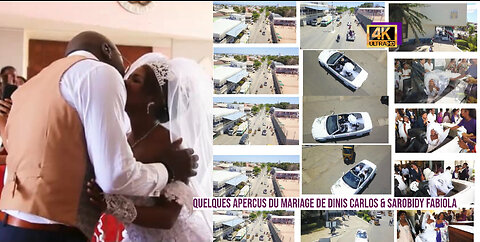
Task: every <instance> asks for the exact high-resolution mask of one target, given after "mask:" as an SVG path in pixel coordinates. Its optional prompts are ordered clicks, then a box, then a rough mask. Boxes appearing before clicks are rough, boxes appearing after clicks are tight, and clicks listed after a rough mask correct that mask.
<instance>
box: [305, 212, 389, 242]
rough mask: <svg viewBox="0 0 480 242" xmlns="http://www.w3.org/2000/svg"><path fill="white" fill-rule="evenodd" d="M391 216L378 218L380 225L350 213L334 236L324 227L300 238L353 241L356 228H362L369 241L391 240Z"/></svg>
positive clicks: (335, 241)
mask: <svg viewBox="0 0 480 242" xmlns="http://www.w3.org/2000/svg"><path fill="white" fill-rule="evenodd" d="M386 213H387V212H386ZM391 218H392V217H390V216H388V215H383V216H382V218H381V219H380V225H373V224H370V223H368V222H367V221H365V220H363V219H361V218H359V217H357V216H354V215H350V218H347V216H345V219H346V221H344V222H343V223H342V225H340V228H337V230H336V232H335V236H332V235H331V234H330V229H328V228H324V229H322V230H320V231H316V232H313V233H310V234H305V235H302V237H301V238H302V242H317V241H323V239H330V240H325V241H331V242H352V241H355V235H356V233H357V230H358V229H364V230H366V231H367V235H368V241H370V242H383V241H393V238H394V237H393V236H394V235H393V233H394V226H390V225H389V222H390V219H391Z"/></svg>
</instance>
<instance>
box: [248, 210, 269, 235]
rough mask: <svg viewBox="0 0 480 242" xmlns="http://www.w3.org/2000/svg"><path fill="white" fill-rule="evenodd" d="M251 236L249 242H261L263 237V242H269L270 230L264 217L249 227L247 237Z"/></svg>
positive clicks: (257, 219) (258, 218)
mask: <svg viewBox="0 0 480 242" xmlns="http://www.w3.org/2000/svg"><path fill="white" fill-rule="evenodd" d="M248 234H249V235H250V238H249V239H248V241H260V236H261V235H263V237H264V238H263V241H268V238H269V237H270V231H269V229H268V225H267V221H266V220H264V219H263V216H259V217H257V218H256V219H255V221H253V222H252V223H251V224H249V225H248V226H247V235H248Z"/></svg>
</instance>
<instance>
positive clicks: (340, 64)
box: [318, 50, 368, 90]
mask: <svg viewBox="0 0 480 242" xmlns="http://www.w3.org/2000/svg"><path fill="white" fill-rule="evenodd" d="M318 62H320V65H321V66H322V67H323V68H324V69H325V70H327V72H330V73H333V74H334V75H335V78H337V79H339V80H340V81H341V82H343V83H344V84H345V85H346V86H348V87H350V88H352V89H354V90H357V89H358V88H360V87H361V86H362V84H363V83H364V82H365V80H367V77H368V72H367V71H365V69H363V68H362V67H361V66H359V65H358V64H357V63H355V62H354V61H352V60H351V59H350V58H348V57H347V56H345V54H344V53H343V52H339V51H337V50H324V51H322V52H321V53H320V55H318Z"/></svg>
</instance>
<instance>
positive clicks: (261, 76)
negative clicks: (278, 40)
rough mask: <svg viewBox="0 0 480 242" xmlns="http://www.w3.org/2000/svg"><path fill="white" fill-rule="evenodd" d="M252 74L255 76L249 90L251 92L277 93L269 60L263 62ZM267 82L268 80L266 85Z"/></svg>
mask: <svg viewBox="0 0 480 242" xmlns="http://www.w3.org/2000/svg"><path fill="white" fill-rule="evenodd" d="M250 75H253V78H252V84H251V86H250V89H249V92H248V93H249V94H275V90H274V89H273V77H272V73H271V72H270V71H269V70H268V64H267V61H265V62H263V63H262V65H261V66H260V68H258V70H256V71H255V73H251V74H250ZM265 82H267V85H266V86H265V85H264V84H265ZM260 86H262V88H260Z"/></svg>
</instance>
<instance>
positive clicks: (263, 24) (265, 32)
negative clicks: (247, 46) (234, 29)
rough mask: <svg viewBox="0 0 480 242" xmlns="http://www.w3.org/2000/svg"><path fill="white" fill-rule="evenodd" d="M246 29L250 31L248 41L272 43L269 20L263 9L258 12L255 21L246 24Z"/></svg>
mask: <svg viewBox="0 0 480 242" xmlns="http://www.w3.org/2000/svg"><path fill="white" fill-rule="evenodd" d="M248 31H249V33H250V39H249V40H248V43H272V33H271V31H270V21H269V20H268V19H267V16H266V13H265V11H263V12H262V13H260V17H259V18H258V19H257V21H255V22H254V23H253V24H251V25H249V26H248Z"/></svg>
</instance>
